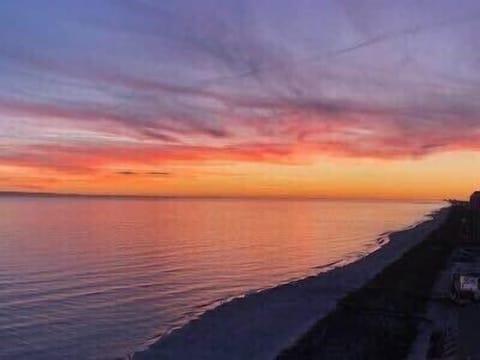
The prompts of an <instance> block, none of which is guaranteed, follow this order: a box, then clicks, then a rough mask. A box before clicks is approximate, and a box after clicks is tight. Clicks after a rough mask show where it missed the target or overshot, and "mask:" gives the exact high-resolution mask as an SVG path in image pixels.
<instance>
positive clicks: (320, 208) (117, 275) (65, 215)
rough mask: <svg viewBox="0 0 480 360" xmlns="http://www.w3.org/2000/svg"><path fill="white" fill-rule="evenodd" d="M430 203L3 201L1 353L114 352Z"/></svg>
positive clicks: (347, 247)
mask: <svg viewBox="0 0 480 360" xmlns="http://www.w3.org/2000/svg"><path fill="white" fill-rule="evenodd" d="M440 206H441V204H439V203H436V204H433V203H399V202H349V201H283V200H282V201H278V200H144V199H143V200H142V199H69V198H33V197H32V198H0V358H1V359H22V358H29V359H30V358H35V359H37V358H38V359H112V358H118V357H123V356H125V355H126V354H128V353H132V352H133V351H134V350H136V349H138V348H139V347H141V346H142V345H143V344H145V342H147V341H148V340H149V339H152V338H153V337H156V336H159V335H161V334H163V333H165V332H167V331H169V330H171V329H172V328H174V327H178V326H181V325H184V324H185V323H187V322H188V321H189V320H191V319H192V318H194V317H197V316H198V315H200V314H201V313H203V312H204V311H205V310H207V309H210V308H212V307H214V306H216V305H218V304H219V303H221V302H222V301H225V300H226V299H229V298H232V297H235V296H240V295H243V294H245V293H246V292H249V291H252V290H256V289H262V288H267V287H272V286H274V285H276V284H279V283H282V282H286V281H290V280H292V279H298V278H301V277H305V276H307V275H311V274H312V273H317V272H319V271H326V270H327V269H328V266H329V265H331V264H332V263H336V262H338V261H352V260H354V259H355V258H358V257H360V256H363V255H365V254H367V253H369V252H371V251H373V250H374V249H376V248H377V247H378V241H377V239H378V237H379V236H380V235H381V234H383V233H385V232H387V231H391V230H398V229H402V228H404V227H406V226H408V225H411V224H412V223H415V222H417V221H419V220H421V219H422V218H423V217H424V215H426V214H427V213H429V212H431V211H433V210H435V209H437V208H439V207H440Z"/></svg>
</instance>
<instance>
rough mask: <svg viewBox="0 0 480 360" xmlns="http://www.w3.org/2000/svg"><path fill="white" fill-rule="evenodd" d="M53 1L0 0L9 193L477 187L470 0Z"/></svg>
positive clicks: (478, 132)
mask: <svg viewBox="0 0 480 360" xmlns="http://www.w3.org/2000/svg"><path fill="white" fill-rule="evenodd" d="M47 3H48V4H44V5H45V6H43V7H42V8H39V7H38V5H37V6H35V3H34V2H29V1H20V2H19V1H10V0H6V1H4V2H2V4H0V19H1V21H0V29H1V31H0V69H3V70H4V71H2V72H1V73H0V79H1V82H0V191H33V192H35V191H40V192H54V193H78V194H116V195H124V194H128V195H157V196H214V197H217V196H218V197H229V196H235V197H237V196H240V197H332V198H388V199H443V198H466V197H467V196H468V195H469V194H470V193H471V192H472V191H473V190H474V189H475V188H476V187H478V186H479V185H480V176H479V175H480V171H477V170H476V169H475V168H476V164H479V163H480V121H479V115H480V105H479V103H478V101H477V83H478V81H479V80H480V78H479V77H480V76H479V75H478V74H479V72H478V60H476V59H477V58H478V56H477V54H476V53H475V51H474V50H473V49H474V46H473V45H472V43H475V41H478V40H476V39H477V38H476V37H474V36H472V34H476V33H477V31H478V30H480V29H479V22H478V19H477V16H476V15H475V14H478V13H479V11H480V5H478V4H477V3H475V2H474V1H467V0H464V1H461V5H462V6H459V5H458V4H457V5H455V4H452V3H451V2H448V1H446V0H445V1H443V0H442V1H438V0H437V1H433V0H428V1H425V2H422V3H421V4H418V3H417V2H405V3H402V4H398V3H397V2H393V1H385V2H383V3H382V4H380V3H378V4H375V5H374V4H369V3H364V4H359V3H358V2H354V1H348V0H345V1H341V2H336V1H325V2H319V3H316V4H312V3H311V2H308V1H306V0H305V1H298V2H289V1H281V2H272V1H268V0H262V1H244V2H241V3H239V2H235V1H221V2H220V1H215V0H208V1H205V2H202V4H199V3H198V2H194V1H188V0H185V1H178V2H175V4H173V3H170V4H168V3H166V4H157V3H155V2H151V1H143V2H132V1H129V0H122V1H118V2H104V3H101V4H100V3H96V2H91V3H88V4H87V6H85V3H84V2H80V1H78V2H77V1H73V2H71V3H70V4H69V5H68V6H66V4H65V3H62V2H57V1H55V0H49V1H47ZM48 5H50V6H48ZM399 14H405V16H399ZM407 15H408V16H407ZM287 20H288V23H289V24H290V25H291V26H290V27H291V29H290V30H287V29H285V28H284V27H283V26H282V24H284V23H286V22H287ZM16 24H22V26H17V25H16Z"/></svg>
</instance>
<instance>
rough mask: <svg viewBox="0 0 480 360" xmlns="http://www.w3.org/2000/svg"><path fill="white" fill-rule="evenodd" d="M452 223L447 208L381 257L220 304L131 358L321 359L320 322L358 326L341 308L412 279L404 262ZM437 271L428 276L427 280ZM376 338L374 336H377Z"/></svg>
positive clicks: (403, 234)
mask: <svg viewBox="0 0 480 360" xmlns="http://www.w3.org/2000/svg"><path fill="white" fill-rule="evenodd" d="M452 216H458V214H457V212H455V213H454V215H452V213H451V208H443V209H441V210H439V211H437V212H435V213H434V214H432V216H431V219H429V220H427V221H424V222H422V223H420V224H417V225H415V226H412V227H411V228H407V229H405V230H403V231H399V232H395V233H392V234H390V235H389V241H388V242H386V243H385V244H383V246H381V247H380V248H379V249H378V250H376V251H375V252H373V253H371V254H369V255H367V256H365V257H363V258H361V259H359V260H357V261H355V262H353V263H351V264H348V265H345V266H339V267H337V268H335V269H333V270H331V271H328V272H326V273H321V274H318V275H316V276H311V277H308V278H305V279H302V280H298V281H294V282H291V283H288V284H284V285H280V286H277V287H274V288H271V289H267V290H263V291H260V292H256V293H252V294H248V295H246V296H244V297H241V298H236V299H234V300H232V301H229V302H227V303H224V304H222V305H220V306H218V307H216V308H214V309H213V310H209V311H207V312H206V313H205V314H203V315H202V316H200V317H199V318H197V319H195V320H193V321H191V322H189V323H188V324H187V325H185V326H184V327H182V328H180V329H177V330H174V331H172V332H171V333H169V334H168V335H166V336H163V337H161V338H160V339H159V340H157V341H156V342H155V343H153V344H152V345H150V346H149V347H148V348H147V349H145V350H143V351H139V352H137V353H135V354H134V356H133V358H134V359H157V358H161V359H192V358H195V359H225V358H228V359H246V358H248V359H272V358H275V357H277V356H279V355H280V354H281V355H280V358H282V359H284V358H285V359H288V358H290V359H298V358H300V359H303V358H305V359H307V358H312V357H316V356H317V355H318V354H317V351H319V349H318V346H317V345H318V343H317V341H316V339H318V332H323V331H324V325H325V321H333V322H334V323H335V324H337V325H338V326H339V328H342V329H343V327H342V326H343V325H345V326H354V325H355V324H353V323H350V320H348V319H343V317H344V313H345V311H349V310H345V309H346V307H345V306H341V307H339V304H346V303H352V302H353V303H354V305H355V304H356V301H357V298H358V297H361V298H364V297H365V294H366V293H365V292H366V291H367V292H368V295H367V296H366V299H367V300H368V299H378V298H379V297H378V293H379V289H380V288H381V287H380V288H379V287H377V288H376V289H374V290H366V289H371V287H372V286H371V285H372V283H373V284H377V283H378V282H380V283H383V282H384V281H386V280H385V279H388V278H391V277H392V276H393V275H392V273H393V274H396V276H397V278H396V280H400V281H401V279H402V278H403V277H402V276H399V275H402V274H406V273H407V272H412V271H415V269H411V268H409V267H406V268H405V266H406V265H408V263H407V264H406V263H405V261H403V262H402V260H404V258H405V257H404V256H403V255H405V256H407V255H409V256H408V257H407V258H410V257H411V256H410V254H411V253H415V254H416V253H419V250H418V248H419V247H421V246H422V244H423V240H425V239H427V238H428V239H430V238H431V237H432V236H437V234H438V233H439V231H436V230H437V229H439V227H441V226H445V223H446V222H445V221H446V219H447V218H449V219H450V218H451V217H452ZM450 222H451V221H449V222H447V224H448V223H450ZM452 231H453V230H452ZM429 241H430V240H429ZM424 252H425V250H422V251H420V253H422V254H423V253H424ZM418 261H419V260H418V259H416V260H415V263H418ZM435 265H437V264H436V263H435ZM432 269H433V268H432ZM435 271H436V270H435ZM435 271H433V270H432V274H431V277H434V272H435ZM382 274H383V275H382ZM385 274H386V275H385ZM405 278H408V279H410V278H411V277H410V276H406V277H405ZM379 279H380V280H379ZM431 281H432V282H433V280H431ZM383 285H387V284H383ZM405 286H407V284H405ZM359 289H360V290H359ZM425 290H428V291H429V289H425ZM326 294H328V296H326ZM326 299H328V301H327V300H326ZM342 299H343V300H342ZM400 299H405V297H404V296H403V297H400ZM400 301H403V300H400ZM357 305H358V304H357ZM377 305H378V304H377ZM339 309H340V310H339ZM415 321H417V320H415ZM412 326H413V327H415V325H412ZM413 327H412V329H413ZM350 329H351V330H352V331H349V332H348V334H347V335H346V336H344V340H345V341H346V342H352V341H353V340H354V339H355V338H356V336H357V334H358V330H359V329H356V328H350ZM339 331H341V332H342V333H343V330H341V329H340V330H339ZM373 333H375V335H376V336H378V332H375V331H373V332H372V334H373ZM409 334H410V335H409V336H410V338H409V340H410V341H412V339H413V337H414V331H413V330H411V332H410V328H409ZM331 338H332V339H333V337H331ZM405 347H407V346H406V345H405ZM322 348H323V347H322ZM285 349H288V350H285ZM392 349H394V348H392Z"/></svg>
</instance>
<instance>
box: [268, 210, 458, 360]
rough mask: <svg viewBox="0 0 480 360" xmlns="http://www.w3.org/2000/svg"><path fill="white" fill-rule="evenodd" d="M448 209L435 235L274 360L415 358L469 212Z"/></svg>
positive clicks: (408, 253)
mask: <svg viewBox="0 0 480 360" xmlns="http://www.w3.org/2000/svg"><path fill="white" fill-rule="evenodd" d="M449 209H450V211H449V212H450V213H449V215H448V217H447V219H446V220H445V221H444V222H443V223H442V224H441V226H440V227H438V228H437V229H436V231H433V232H431V233H430V234H429V235H428V236H427V237H426V238H425V240H424V241H422V242H420V243H419V244H417V245H416V246H415V247H413V248H411V249H410V250H409V251H407V252H406V253H404V255H403V256H402V257H400V258H399V259H398V260H397V261H395V262H393V263H391V264H389V265H388V266H387V267H386V268H385V269H384V270H383V271H381V272H380V273H379V274H378V275H377V276H376V277H374V278H373V279H372V280H371V281H369V282H368V283H367V284H365V286H362V287H361V288H359V289H357V290H356V291H353V292H351V293H350V294H348V296H346V297H345V298H343V299H342V300H341V301H340V302H339V304H338V305H337V307H336V308H335V310H334V311H332V312H331V313H330V314H329V315H328V316H327V317H325V318H323V319H321V320H319V321H317V322H316V323H315V325H314V326H312V327H311V328H310V329H309V330H308V331H307V332H305V333H304V334H303V335H302V336H301V337H300V338H298V339H297V340H296V341H295V342H294V343H293V344H292V345H291V346H290V347H287V348H285V349H284V350H283V351H282V352H281V353H280V355H279V356H277V357H276V359H277V360H289V359H317V358H341V359H354V358H355V359H358V358H359V359H392V360H395V359H398V360H400V359H405V358H407V357H408V356H411V355H412V353H411V352H412V350H414V351H415V350H416V349H414V347H415V346H417V345H416V341H417V336H418V334H419V331H420V330H421V327H422V326H423V325H424V324H430V323H431V322H432V320H431V319H430V318H429V316H428V309H429V304H430V301H431V297H432V291H433V288H434V286H435V284H436V282H437V280H438V278H439V276H440V275H441V273H442V271H443V270H444V269H445V267H446V265H447V262H448V261H449V258H450V256H451V254H452V252H453V251H454V250H455V249H456V248H457V246H458V234H459V230H460V229H461V219H462V217H464V216H465V213H466V210H465V208H464V207H461V206H455V205H452V206H450V208H449ZM417 352H418V350H417Z"/></svg>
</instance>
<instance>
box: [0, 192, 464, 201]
mask: <svg viewBox="0 0 480 360" xmlns="http://www.w3.org/2000/svg"><path fill="white" fill-rule="evenodd" d="M15 196H18V197H29V196H30V197H71V198H112V199H113V198H118V199H152V200H161V199H164V200H175V199H211V200H215V199H218V200H222V199H224V200H228V199H232V200H241V199H245V200H345V201H355V200H357V201H416V202H424V201H428V202H442V201H452V200H453V201H462V200H458V199H450V198H442V199H440V198H395V197H391V198H389V197H378V198H377V197H366V196H365V197H361V196H360V197H347V196H346V197H342V196H326V195H318V196H299V195H261V196H253V195H252V196H245V195H158V194H91V193H62V192H43V191H1V190H0V197H15Z"/></svg>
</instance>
